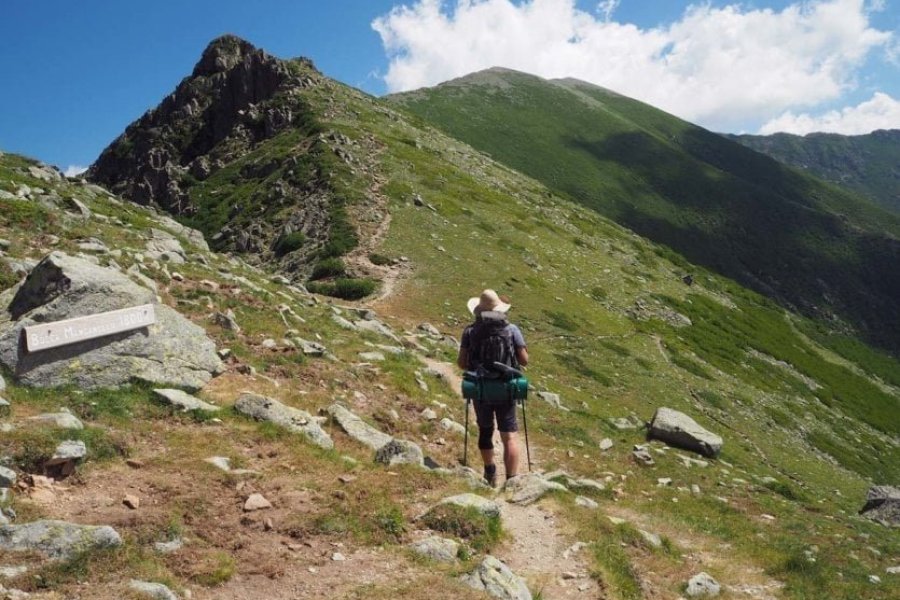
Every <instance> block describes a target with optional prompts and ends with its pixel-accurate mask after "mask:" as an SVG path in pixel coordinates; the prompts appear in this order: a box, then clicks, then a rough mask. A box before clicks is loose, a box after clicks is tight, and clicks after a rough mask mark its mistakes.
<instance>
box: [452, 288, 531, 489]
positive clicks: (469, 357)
mask: <svg viewBox="0 0 900 600" xmlns="http://www.w3.org/2000/svg"><path fill="white" fill-rule="evenodd" d="M467 307H468V309H469V312H471V313H472V314H473V315H474V316H475V322H474V323H472V324H471V325H469V326H468V327H466V328H465V330H464V331H463V334H462V340H461V342H460V346H459V356H458V357H457V359H456V364H457V365H458V366H459V368H460V369H462V370H463V371H474V372H478V373H479V374H484V375H487V376H491V374H492V373H494V372H495V368H494V367H493V363H494V361H498V362H502V363H504V364H506V365H508V366H510V367H513V368H515V369H518V368H520V367H524V366H525V365H527V364H528V349H527V347H526V345H525V338H524V337H523V336H522V332H521V331H520V330H519V328H518V327H516V326H515V325H513V324H511V323H509V321H508V320H507V314H506V313H507V312H508V311H509V309H510V308H511V307H510V304H509V302H504V301H503V300H501V299H500V297H499V296H498V295H497V292H495V291H494V290H484V291H483V292H482V293H481V296H480V297H477V298H470V299H469V301H468V303H467ZM498 376H499V375H498ZM475 418H476V420H477V422H478V449H479V450H480V451H481V458H482V460H484V478H485V480H486V481H487V482H488V484H489V485H490V486H491V487H496V485H497V465H496V464H494V443H493V437H494V419H495V418H496V420H497V429H498V430H500V439H501V440H502V441H503V464H504V465H505V467H506V478H507V479H512V478H513V477H515V476H516V474H517V473H518V468H519V440H518V436H517V435H516V432H517V431H518V430H519V426H518V424H517V423H516V403H515V401H514V400H511V401H509V402H505V403H502V404H500V405H493V406H488V405H486V404H482V403H480V402H478V401H476V402H475Z"/></svg>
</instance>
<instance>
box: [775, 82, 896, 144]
mask: <svg viewBox="0 0 900 600" xmlns="http://www.w3.org/2000/svg"><path fill="white" fill-rule="evenodd" d="M876 129H900V100H895V99H893V98H891V97H890V96H889V95H887V94H883V93H881V92H876V93H875V94H874V95H873V96H872V99H871V100H866V101H865V102H861V103H860V104H858V105H857V106H848V107H846V108H843V109H841V110H832V111H829V112H826V113H825V114H823V115H819V116H814V115H810V114H808V113H807V114H799V115H796V114H794V113H792V112H790V111H789V112H786V113H784V114H783V115H781V116H779V117H777V118H775V119H772V120H771V121H769V122H768V123H766V124H765V125H763V126H762V127H761V128H760V130H759V132H760V133H761V134H763V135H768V134H770V133H776V132H779V131H784V132H786V133H796V134H797V135H806V134H807V133H813V132H817V131H827V132H831V133H842V134H844V135H860V134H863V133H869V132H871V131H874V130H876Z"/></svg>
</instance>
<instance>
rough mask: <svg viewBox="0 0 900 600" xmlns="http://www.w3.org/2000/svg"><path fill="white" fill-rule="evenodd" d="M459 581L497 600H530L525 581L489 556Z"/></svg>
mask: <svg viewBox="0 0 900 600" xmlns="http://www.w3.org/2000/svg"><path fill="white" fill-rule="evenodd" d="M460 579H461V580H462V581H463V583H465V584H466V585H468V586H470V587H473V588H475V589H476V590H481V591H484V592H487V593H488V594H490V595H491V596H493V597H494V598H498V599H499V600H532V596H531V592H530V591H529V590H528V585H526V583H525V580H524V579H522V578H521V577H519V576H518V575H516V574H515V573H513V572H512V571H511V570H510V568H509V567H507V566H506V565H505V564H503V563H502V562H500V561H499V560H497V559H496V558H494V557H493V556H490V555H488V556H485V557H484V560H482V561H481V563H480V564H479V565H478V566H477V567H476V568H475V570H474V571H472V572H471V573H467V574H466V575H463V576H462V577H460Z"/></svg>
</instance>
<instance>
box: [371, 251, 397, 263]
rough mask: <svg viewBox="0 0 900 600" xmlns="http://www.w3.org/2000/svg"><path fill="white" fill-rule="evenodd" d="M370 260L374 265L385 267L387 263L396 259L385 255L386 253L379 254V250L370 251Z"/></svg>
mask: <svg viewBox="0 0 900 600" xmlns="http://www.w3.org/2000/svg"><path fill="white" fill-rule="evenodd" d="M369 262H371V263H372V264H373V265H378V266H379V267H383V266H386V265H390V264H393V263H394V259H392V258H391V257H390V256H385V255H384V254H379V253H377V252H371V253H369Z"/></svg>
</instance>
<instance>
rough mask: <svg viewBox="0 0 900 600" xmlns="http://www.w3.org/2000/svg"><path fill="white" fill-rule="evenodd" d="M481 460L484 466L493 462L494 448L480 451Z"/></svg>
mask: <svg viewBox="0 0 900 600" xmlns="http://www.w3.org/2000/svg"><path fill="white" fill-rule="evenodd" d="M481 460H483V461H484V466H488V465H492V464H494V449H493V448H489V449H488V450H482V451H481Z"/></svg>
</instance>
